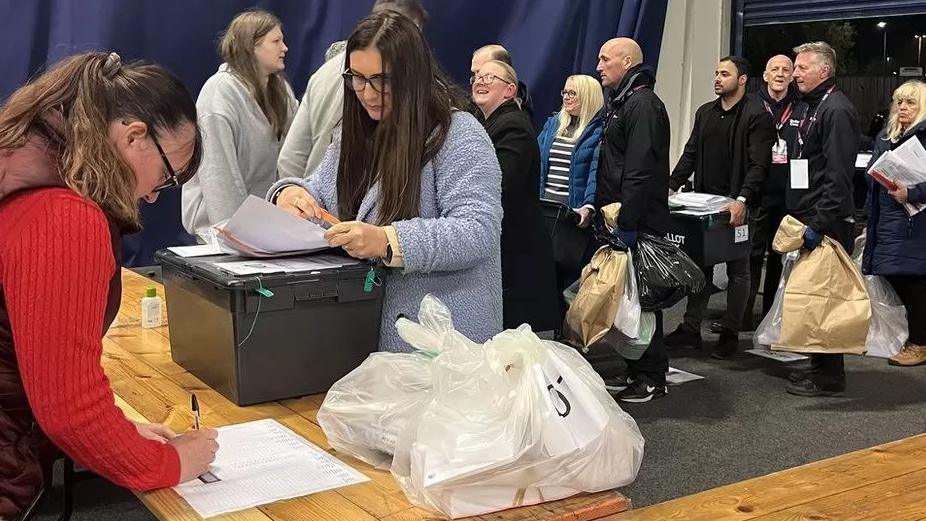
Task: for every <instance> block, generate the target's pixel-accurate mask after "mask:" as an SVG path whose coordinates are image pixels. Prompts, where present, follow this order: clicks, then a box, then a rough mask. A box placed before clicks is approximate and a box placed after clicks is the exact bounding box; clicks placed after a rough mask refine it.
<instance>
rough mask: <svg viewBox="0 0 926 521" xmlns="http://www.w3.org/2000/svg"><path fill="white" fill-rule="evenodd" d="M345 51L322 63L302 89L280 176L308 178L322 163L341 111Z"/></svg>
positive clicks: (286, 144) (285, 145)
mask: <svg viewBox="0 0 926 521" xmlns="http://www.w3.org/2000/svg"><path fill="white" fill-rule="evenodd" d="M344 57H345V53H344V51H342V52H340V53H338V54H336V55H335V56H334V57H332V58H331V59H330V60H328V61H327V62H325V63H324V64H323V65H322V66H321V67H319V68H318V70H317V71H316V72H315V74H313V75H312V78H310V79H309V83H308V85H307V86H306V88H305V95H304V96H303V97H302V103H300V104H299V111H298V112H296V118H295V119H294V120H293V125H292V127H291V128H290V130H289V134H288V135H287V136H286V141H285V142H284V143H283V149H282V150H281V151H280V159H279V162H278V166H279V169H280V177H281V178H282V177H306V178H307V177H309V176H310V175H312V173H313V172H314V171H315V169H316V168H318V165H320V164H321V162H322V159H323V158H324V157H325V151H326V150H327V149H328V145H330V144H331V136H332V132H333V130H334V128H335V127H337V126H338V124H339V123H341V114H342V111H343V110H344V109H343V107H344V78H342V77H341V73H343V72H344Z"/></svg>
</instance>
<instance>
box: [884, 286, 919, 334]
mask: <svg viewBox="0 0 926 521" xmlns="http://www.w3.org/2000/svg"><path fill="white" fill-rule="evenodd" d="M884 278H885V279H887V281H888V282H889V283H890V284H891V286H893V287H894V291H896V292H897V296H898V297H900V301H901V302H903V305H904V307H905V308H907V326H908V327H909V328H910V340H909V342H910V343H911V344H915V345H918V346H926V275H889V276H887V277H884Z"/></svg>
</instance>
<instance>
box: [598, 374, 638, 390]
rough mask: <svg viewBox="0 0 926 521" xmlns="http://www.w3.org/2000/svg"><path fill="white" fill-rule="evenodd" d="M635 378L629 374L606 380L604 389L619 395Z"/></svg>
mask: <svg viewBox="0 0 926 521" xmlns="http://www.w3.org/2000/svg"><path fill="white" fill-rule="evenodd" d="M633 381H634V378H633V377H632V376H630V375H628V374H621V375H617V376H612V377H610V378H605V379H604V388H605V389H607V390H608V391H609V392H612V393H618V392H620V391H623V390H624V389H626V388H627V387H629V386H630V385H631V384H632V383H633Z"/></svg>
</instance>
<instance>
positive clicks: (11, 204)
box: [0, 53, 218, 519]
mask: <svg viewBox="0 0 926 521" xmlns="http://www.w3.org/2000/svg"><path fill="white" fill-rule="evenodd" d="M200 151H201V139H200V136H199V131H198V129H197V127H196V107H195V106H194V105H193V99H192V98H191V97H190V94H189V93H188V92H187V90H186V88H185V87H184V86H183V84H182V83H181V82H180V81H179V80H178V79H177V78H175V77H174V76H172V75H171V74H170V73H169V72H167V71H166V70H165V69H163V68H162V67H160V66H157V65H144V64H127V65H123V64H122V61H121V60H120V59H119V56H118V55H116V54H115V53H113V54H106V53H88V54H82V55H77V56H73V57H70V58H67V59H65V60H63V61H62V62H61V63H59V64H58V65H57V66H55V67H54V68H52V69H51V70H49V71H48V72H46V73H45V74H43V75H42V76H40V77H38V78H36V79H34V80H33V81H32V82H31V83H29V84H28V85H26V86H24V87H22V88H20V89H19V90H17V91H16V92H14V93H13V94H12V95H11V96H10V98H9V99H8V100H7V102H6V104H5V105H4V106H3V107H2V108H0V433H2V436H0V438H2V440H3V441H2V443H0V518H3V519H11V518H14V517H16V516H17V515H18V514H19V513H20V511H21V510H23V509H24V508H25V507H26V506H27V505H28V504H29V503H30V502H31V501H32V499H33V497H34V496H35V495H36V493H37V491H38V490H39V489H40V487H41V484H42V481H43V476H48V472H50V463H51V461H52V458H54V456H55V453H56V450H55V448H56V447H57V449H60V450H62V451H64V452H65V453H66V454H67V455H68V456H70V457H71V458H73V459H74V460H75V461H76V462H77V463H79V464H80V465H82V466H84V467H86V468H88V469H90V470H92V471H94V472H96V473H97V474H100V475H101V476H103V477H105V478H107V479H109V480H111V481H113V482H114V483H117V484H119V485H122V486H124V487H127V488H130V489H133V490H149V489H154V488H160V487H168V486H172V485H176V484H177V483H178V482H180V481H185V480H188V479H191V478H194V477H196V476H198V475H199V474H201V473H202V472H204V471H205V470H206V469H207V467H208V464H209V462H211V461H212V460H213V459H214V457H215V454H214V453H215V451H216V450H217V448H218V446H217V445H216V443H215V437H216V433H215V431H214V430H202V431H197V432H194V433H190V434H184V435H181V436H177V435H176V434H174V433H173V432H172V431H171V430H170V429H169V428H168V427H166V426H164V425H150V424H136V423H133V422H130V421H129V420H127V419H126V418H125V415H123V413H122V411H120V410H119V409H118V408H117V407H116V406H115V405H114V404H113V390H112V388H111V387H110V386H109V382H108V381H107V380H106V376H105V375H104V374H103V368H102V366H101V365H100V356H101V351H102V343H101V337H102V335H103V333H104V332H105V331H106V330H107V329H108V328H109V325H110V323H112V320H113V318H114V317H115V316H116V312H117V311H118V309H119V303H120V300H121V289H122V288H121V278H120V255H119V244H120V238H121V234H122V233H123V232H124V231H127V230H134V229H137V228H138V225H139V217H138V207H137V204H138V200H139V199H145V200H146V201H148V202H154V201H155V200H156V199H157V197H158V192H159V191H161V190H163V189H166V188H169V187H172V186H176V185H178V184H182V183H183V182H185V181H186V180H188V179H189V178H190V177H191V176H192V174H193V172H195V171H196V168H197V166H198V165H199V158H200ZM49 441H50V442H51V443H49Z"/></svg>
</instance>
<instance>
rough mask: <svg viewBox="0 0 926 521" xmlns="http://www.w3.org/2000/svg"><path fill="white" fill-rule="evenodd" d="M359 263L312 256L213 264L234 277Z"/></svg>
mask: <svg viewBox="0 0 926 521" xmlns="http://www.w3.org/2000/svg"><path fill="white" fill-rule="evenodd" d="M359 263H360V261H358V260H356V259H351V258H350V257H344V256H341V255H314V256H312V257H308V258H298V259H265V260H254V261H232V262H215V263H213V264H214V265H215V266H216V267H218V268H221V269H223V270H225V271H227V272H230V273H234V274H235V275H260V274H267V273H296V272H302V271H321V270H330V269H335V268H340V267H342V266H350V265H353V264H359Z"/></svg>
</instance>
